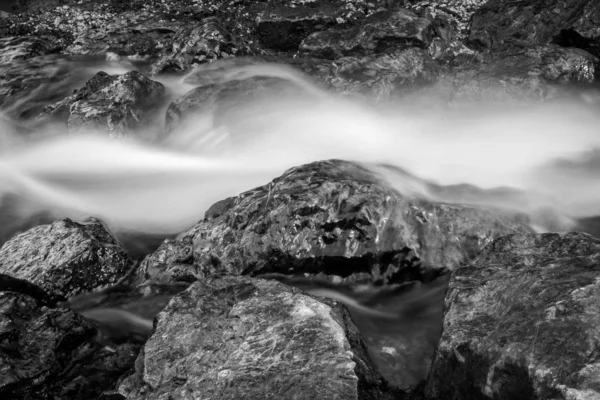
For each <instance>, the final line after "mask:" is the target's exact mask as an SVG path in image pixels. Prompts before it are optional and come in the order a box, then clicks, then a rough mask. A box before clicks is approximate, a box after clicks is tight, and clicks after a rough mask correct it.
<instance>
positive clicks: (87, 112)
mask: <svg viewBox="0 0 600 400" xmlns="http://www.w3.org/2000/svg"><path fill="white" fill-rule="evenodd" d="M164 97H165V87H164V86H163V84H162V83H159V82H156V81H153V80H150V79H148V78H146V77H145V76H143V75H142V74H140V73H139V72H137V71H131V72H128V73H126V74H124V75H120V76H110V75H108V74H107V73H105V72H99V73H97V74H96V75H95V76H94V77H93V78H92V79H90V80H89V81H88V82H86V84H85V86H84V87H83V88H81V89H79V90H77V91H76V92H75V94H73V95H72V96H69V97H67V98H65V99H63V100H61V101H60V102H58V103H56V104H54V105H52V106H49V107H46V109H45V114H46V115H47V116H49V117H51V118H54V119H56V120H59V121H60V120H63V121H64V119H65V118H67V126H68V128H69V130H71V131H74V132H78V131H81V130H84V129H90V130H96V129H102V130H104V131H107V132H109V134H111V135H117V136H121V135H126V134H131V133H132V132H134V131H136V130H137V129H139V128H141V127H143V126H145V125H146V124H147V123H148V122H149V121H150V120H151V119H152V111H153V110H154V109H155V108H157V107H158V106H159V105H160V103H161V101H162V100H163V99H164ZM42 117H43V116H42Z"/></svg>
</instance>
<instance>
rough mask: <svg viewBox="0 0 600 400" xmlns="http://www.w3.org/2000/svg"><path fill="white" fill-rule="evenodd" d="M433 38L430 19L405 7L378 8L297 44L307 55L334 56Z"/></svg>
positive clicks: (384, 49) (423, 42) (426, 43)
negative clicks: (356, 22) (355, 21)
mask: <svg viewBox="0 0 600 400" xmlns="http://www.w3.org/2000/svg"><path fill="white" fill-rule="evenodd" d="M432 38H433V26H432V23H431V21H430V20H428V19H425V18H419V17H418V16H417V15H416V14H414V13H412V12H411V11H408V10H403V9H400V10H397V11H393V12H390V11H381V12H378V13H375V14H373V15H371V16H369V17H366V18H365V19H364V20H362V21H361V23H360V24H359V25H357V26H351V27H347V26H344V25H342V26H339V27H334V28H330V29H328V30H326V31H322V32H315V33H313V34H312V35H310V36H309V37H307V38H306V39H304V41H302V44H301V45H300V50H301V51H302V52H303V53H305V54H308V55H310V56H316V57H324V58H331V59H337V58H340V57H343V56H352V55H368V54H381V53H386V52H388V51H390V50H393V49H395V48H407V47H413V46H417V47H422V48H426V47H427V46H429V43H430V42H431V40H432Z"/></svg>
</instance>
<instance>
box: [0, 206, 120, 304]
mask: <svg viewBox="0 0 600 400" xmlns="http://www.w3.org/2000/svg"><path fill="white" fill-rule="evenodd" d="M130 264H131V261H130V260H129V258H128V257H127V254H126V253H125V251H124V250H123V249H122V248H121V247H120V246H119V244H118V242H117V241H116V240H115V239H114V238H113V237H112V235H111V234H110V233H109V232H108V231H107V230H106V228H105V226H104V225H103V224H102V223H100V222H99V221H97V220H94V219H90V220H89V221H88V222H87V223H76V222H73V221H72V220H70V219H67V218H65V219H61V220H58V221H55V222H53V223H52V224H49V225H40V226H37V227H35V228H32V229H30V230H28V231H26V232H24V233H22V234H20V235H17V236H16V237H14V238H12V239H11V240H9V241H8V242H6V243H5V244H4V246H2V248H0V273H4V274H8V275H11V276H13V277H15V278H19V279H24V280H27V281H29V282H31V283H34V284H37V285H38V286H40V288H41V289H42V290H44V291H45V292H46V293H48V294H49V295H51V296H57V297H63V298H67V297H69V296H72V295H75V294H78V293H81V292H83V291H90V290H93V289H95V288H98V287H100V286H104V285H108V284H111V283H115V282H116V281H117V280H119V278H121V277H122V276H123V275H125V273H126V272H128V271H129V270H130V268H131V265H130Z"/></svg>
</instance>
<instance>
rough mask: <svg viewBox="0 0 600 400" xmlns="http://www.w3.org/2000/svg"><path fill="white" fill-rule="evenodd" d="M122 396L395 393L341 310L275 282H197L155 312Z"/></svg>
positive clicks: (388, 395) (355, 396) (369, 396)
mask: <svg viewBox="0 0 600 400" xmlns="http://www.w3.org/2000/svg"><path fill="white" fill-rule="evenodd" d="M119 393H121V394H122V395H124V396H126V398H128V399H132V400H133V399H159V398H163V397H164V396H171V397H175V398H178V397H198V396H202V397H206V398H213V397H216V396H218V397H219V398H222V399H258V398H270V397H285V398H294V399H329V398H336V399H392V398H401V397H397V396H398V395H399V393H395V392H394V391H392V390H390V389H389V388H388V387H387V385H386V384H385V383H384V382H383V381H382V379H381V377H380V376H379V374H378V373H376V372H375V371H374V369H373V367H372V365H371V364H370V360H369V358H368V356H367V355H366V352H365V349H364V346H363V344H362V342H361V340H360V338H359V335H358V331H357V330H356V327H355V326H354V324H353V323H352V321H351V320H350V318H349V316H348V314H347V312H345V311H344V310H343V309H340V308H338V307H332V306H329V305H327V304H324V303H321V302H319V301H317V300H315V299H314V298H311V297H309V296H306V295H302V294H299V293H298V292H297V291H294V290H292V289H290V288H287V287H286V286H284V285H282V284H280V283H277V282H272V281H271V282H269V281H264V280H258V279H254V280H253V279H249V278H244V277H223V278H216V279H210V280H206V281H199V282H197V283H195V284H193V285H192V286H191V287H190V288H189V289H188V290H186V291H185V292H183V293H182V294H181V295H179V296H177V297H175V298H174V299H173V300H172V301H171V302H170V304H169V305H168V306H167V308H166V309H165V310H164V311H163V312H161V313H160V314H159V315H158V316H157V325H156V332H155V334H154V335H153V336H152V337H151V338H150V340H149V341H148V342H147V343H146V346H145V347H144V350H143V352H142V354H141V355H140V358H139V360H138V362H137V365H136V372H135V374H134V375H132V376H131V377H129V378H127V379H125V380H124V381H123V382H122V383H121V384H120V386H119Z"/></svg>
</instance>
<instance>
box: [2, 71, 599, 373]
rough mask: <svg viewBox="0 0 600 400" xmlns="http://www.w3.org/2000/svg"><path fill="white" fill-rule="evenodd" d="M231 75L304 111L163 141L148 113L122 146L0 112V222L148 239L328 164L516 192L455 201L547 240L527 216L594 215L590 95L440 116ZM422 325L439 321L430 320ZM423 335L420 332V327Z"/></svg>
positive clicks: (207, 122)
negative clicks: (6, 206)
mask: <svg viewBox="0 0 600 400" xmlns="http://www.w3.org/2000/svg"><path fill="white" fill-rule="evenodd" d="M85 65H86V67H85V68H84V69H82V70H81V71H84V74H83V75H85V73H87V74H88V76H87V78H90V77H92V76H93V74H94V73H95V72H97V71H99V70H106V69H110V72H112V73H115V72H120V73H122V72H125V71H127V70H130V69H134V68H135V66H133V65H130V64H118V63H112V64H109V63H106V62H105V63H103V64H100V63H97V65H94V66H90V65H89V63H88V64H85ZM236 68H237V69H234V70H232V71H231V72H230V73H229V74H225V75H224V76H225V78H224V79H239V78H240V77H241V76H242V75H243V76H256V75H258V76H276V77H279V78H284V79H289V80H290V81H291V82H293V83H294V84H295V85H297V86H299V87H301V88H302V90H303V91H304V93H307V94H308V96H309V98H310V100H309V101H306V100H305V99H304V100H302V99H300V100H299V99H295V98H292V97H290V96H289V95H286V96H284V95H282V96H277V95H274V96H272V98H270V99H268V100H267V101H263V102H261V103H260V104H259V105H258V106H257V104H243V103H241V104H240V105H239V107H238V108H239V109H238V110H236V112H233V113H230V114H228V115H224V116H223V115H221V116H219V123H218V124H216V123H215V121H216V119H215V116H214V115H210V114H206V113H205V114H203V115H198V116H197V117H196V118H195V119H192V120H190V121H187V122H186V123H185V124H182V125H181V126H180V127H179V128H176V129H175V130H173V131H171V132H170V133H169V134H168V135H164V132H163V125H162V124H163V123H164V117H163V115H164V114H161V113H159V114H158V115H159V117H158V118H157V121H156V123H155V124H153V126H154V127H155V128H153V129H148V130H147V131H145V132H139V134H138V135H136V136H133V137H130V138H127V139H114V138H109V137H108V136H107V135H106V134H105V133H104V134H103V133H102V132H87V133H79V134H76V135H75V134H68V133H67V132H66V131H65V130H64V129H63V128H57V127H56V126H35V125H31V126H30V125H27V124H23V123H21V122H18V121H15V120H12V119H11V118H9V117H8V115H9V113H8V112H6V113H5V115H4V117H3V118H2V121H1V122H0V123H1V124H2V126H0V199H1V198H3V197H4V198H6V196H9V195H10V196H13V198H17V199H18V200H17V201H13V202H12V203H11V207H10V211H9V212H8V213H7V212H5V213H4V214H0V215H1V216H2V223H1V224H0V225H4V226H10V225H11V224H12V223H14V221H19V220H24V219H27V218H29V217H31V216H32V215H35V214H36V213H39V212H41V211H44V212H47V213H51V214H52V215H54V216H57V217H63V216H68V217H72V218H76V219H77V218H82V217H87V216H96V217H100V218H102V219H103V220H104V221H106V222H107V223H108V224H109V226H110V227H111V228H112V229H113V230H114V231H116V232H121V233H122V232H128V231H135V232H144V233H147V234H150V235H156V236H157V237H162V236H166V235H170V234H174V233H177V232H180V231H182V230H184V229H185V228H187V227H189V226H191V225H193V224H194V223H195V222H196V221H197V220H199V219H201V218H202V216H203V214H204V212H205V211H206V209H207V208H208V207H209V206H210V205H212V204H213V203H214V202H216V201H218V200H221V199H223V198H225V197H228V196H235V195H237V194H239V193H240V192H242V191H245V190H248V189H252V188H254V187H256V186H259V185H262V184H265V183H267V182H269V181H270V180H271V179H273V178H275V177H276V176H278V175H280V174H281V173H282V172H284V171H285V170H286V169H287V168H290V167H294V166H298V165H300V164H303V163H307V162H311V161H316V160H322V159H330V158H339V159H346V160H354V161H359V162H363V163H367V164H370V165H373V168H375V169H377V170H378V171H379V172H380V173H382V174H383V176H385V177H386V179H388V180H389V181H390V182H391V183H392V184H393V185H395V186H396V187H398V189H399V190H401V191H402V192H404V193H407V194H410V195H414V196H421V197H425V198H431V199H433V200H437V201H448V202H461V201H466V200H465V199H461V198H460V196H459V197H458V198H457V197H456V196H453V197H452V198H445V196H444V195H443V193H444V192H443V191H438V192H436V193H433V192H432V191H431V187H430V186H428V185H427V184H425V183H427V182H434V183H436V184H439V185H459V184H469V185H475V186H478V187H481V188H498V187H508V188H514V189H518V190H519V193H520V195H519V196H518V201H517V200H514V199H511V200H506V199H505V198H504V197H501V198H494V196H491V197H489V196H488V197H481V198H476V199H473V198H469V201H470V202H475V203H479V204H482V205H484V206H485V205H486V204H488V205H490V206H494V207H505V208H511V209H515V210H517V211H520V212H525V213H528V214H530V215H532V216H533V217H534V219H535V218H537V219H538V221H537V224H538V228H539V229H540V230H544V229H550V228H549V227H548V226H547V225H548V224H545V222H546V221H544V219H545V218H546V217H539V216H540V215H543V216H547V215H548V212H549V213H550V214H551V216H552V218H551V219H553V220H556V219H558V220H559V221H562V223H563V227H564V228H565V229H568V228H570V227H571V226H570V225H569V221H571V220H572V219H576V218H581V217H589V216H595V215H600V201H598V200H599V198H600V113H599V112H598V108H599V107H600V106H599V104H600V102H598V101H597V100H596V97H595V96H594V95H590V94H589V93H593V92H586V94H581V95H580V96H571V97H569V100H565V101H553V102H550V103H547V104H530V105H522V104H521V105H519V106H518V107H516V106H513V107H501V106H497V107H494V108H485V107H481V106H478V105H476V104H473V105H472V106H468V105H464V104H463V105H461V106H460V107H454V108H449V107H444V101H443V99H441V95H439V94H436V93H435V92H434V91H432V92H430V93H431V94H430V95H429V97H427V96H425V97H424V96H423V95H420V96H418V97H414V98H413V97H410V96H408V97H405V98H403V99H401V100H397V101H394V102H388V103H378V104H375V103H374V102H372V101H371V100H370V99H368V98H356V97H354V98H352V99H350V98H342V97H341V96H338V95H335V94H331V93H328V92H326V91H324V90H323V89H321V88H320V87H319V86H318V85H316V84H314V83H313V82H311V81H310V79H308V78H306V77H303V76H302V75H300V74H298V73H296V72H294V71H292V70H290V69H289V68H284V67H281V66H277V65H268V66H260V65H258V66H257V65H254V66H252V67H248V68H245V69H244V68H243V67H236ZM78 76H79V78H78V79H81V74H79V75H78ZM161 81H162V82H163V83H164V84H165V85H166V86H167V87H168V88H169V90H170V92H171V93H172V96H174V97H175V96H178V95H181V94H183V93H185V92H186V91H188V90H189V89H191V88H192V86H191V85H189V84H186V83H185V82H184V81H183V79H182V78H173V77H171V78H163V79H162V80H161ZM70 84H71V85H72V86H73V87H77V86H78V85H80V82H75V80H73V81H72V82H70ZM43 91H44V89H43V88H41V89H40V90H38V91H37V92H36V96H40V93H42V94H43ZM34 100H35V99H34V98H33V97H30V98H26V99H25V101H34ZM382 165H387V166H388V167H382ZM390 166H392V167H394V168H390ZM398 171H403V172H401V173H399V172H398ZM540 210H546V211H545V213H540ZM548 210H550V211H548ZM540 219H541V220H540ZM436 293H438V292H436ZM438 294H439V293H438ZM439 297H440V296H438V295H436V298H435V301H436V302H437V303H436V304H437V307H438V311H439V310H441V304H440V303H439V301H440V299H439ZM386 301H388V302H389V300H386ZM432 301H433V300H432ZM440 312H441V311H440ZM433 314H435V316H434V317H432V318H434V319H435V321H439V318H440V317H439V315H440V314H439V312H437V311H436V312H433ZM433 314H432V315H433ZM358 319H359V320H360V321H362V322H360V323H359V325H361V326H362V329H363V330H365V331H368V330H369V329H370V330H371V331H377V330H378V329H379V333H378V334H385V333H386V332H388V333H389V334H398V329H401V330H402V332H404V333H403V334H407V335H408V333H406V332H405V331H406V330H407V329H408V330H409V331H410V329H413V328H407V326H408V325H407V321H406V320H403V321H400V322H401V323H400V322H396V323H394V324H391V325H390V323H389V322H382V321H379V320H377V319H374V320H373V319H371V320H369V319H368V318H362V319H361V317H360V316H359V317H358ZM373 321H376V322H373ZM428 324H429V325H428ZM436 324H437V322H436ZM425 325H427V326H428V328H427V329H431V323H430V322H427V323H426V324H425ZM373 326H376V328H373ZM436 326H437V325H436ZM399 327H401V328H399ZM415 329H416V328H415ZM435 329H438V328H435ZM413 332H415V330H414V329H413ZM419 332H420V331H419ZM419 334H420V333H419ZM419 374H422V372H419Z"/></svg>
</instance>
